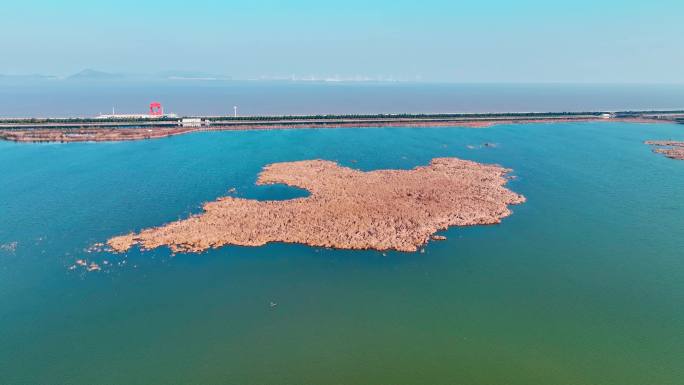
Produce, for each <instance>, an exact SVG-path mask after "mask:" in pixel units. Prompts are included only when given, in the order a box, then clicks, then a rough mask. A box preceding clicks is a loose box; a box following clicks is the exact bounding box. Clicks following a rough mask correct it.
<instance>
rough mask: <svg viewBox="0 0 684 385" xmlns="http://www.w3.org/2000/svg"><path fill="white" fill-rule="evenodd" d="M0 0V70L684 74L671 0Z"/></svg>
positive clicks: (473, 77)
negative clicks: (0, 16) (468, 0)
mask: <svg viewBox="0 0 684 385" xmlns="http://www.w3.org/2000/svg"><path fill="white" fill-rule="evenodd" d="M5 3H8V4H3V6H2V7H1V8H2V19H3V21H2V23H0V36H2V39H0V52H3V53H4V54H3V56H4V57H3V58H2V60H0V73H5V74H8V73H9V74H26V73H46V74H56V75H66V74H70V73H73V72H77V71H79V70H81V69H84V68H94V69H99V70H104V71H110V72H133V73H156V72H161V71H173V70H183V71H197V72H207V73H217V74H224V75H229V76H233V77H235V78H255V77H259V76H290V75H292V74H294V75H297V76H308V75H315V76H320V77H325V76H334V75H338V76H340V77H351V76H369V77H384V78H387V77H392V78H395V79H405V80H416V79H420V80H425V81H450V82H637V83H639V82H657V83H682V82H684V70H683V69H682V68H684V67H683V66H682V63H684V19H683V16H682V15H684V1H681V0H677V1H675V0H656V1H650V2H647V1H631V0H625V1H617V0H615V1H613V0H608V1H600V0H597V1H589V0H575V1H550V0H549V1H538V0H519V1H493V0H481V1H477V2H459V1H441V0H423V1H404V0H394V1H387V0H379V1H373V2H371V1H360V0H347V1H344V2H323V1H310V0H291V1H276V0H267V1H259V0H250V1H241V2H233V1H217V0H212V1H209V0H195V1H177V0H167V1H159V0H146V1H140V0H138V1H131V0H120V1H104V2H95V1H81V0H65V1H59V2H58V1H55V0H53V1H46V0H44V1H36V0H33V1H32V0H23V1H16V0H8V1H7V2H5Z"/></svg>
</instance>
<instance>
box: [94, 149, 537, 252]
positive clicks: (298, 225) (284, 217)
mask: <svg viewBox="0 0 684 385" xmlns="http://www.w3.org/2000/svg"><path fill="white" fill-rule="evenodd" d="M510 171H511V170H509V169H505V168H503V167H500V166H498V165H484V164H479V163H476V162H471V161H466V160H461V159H457V158H437V159H434V160H432V162H431V163H430V164H429V165H428V166H424V167H417V168H414V169H412V170H376V171H369V172H363V171H359V170H355V169H351V168H347V167H342V166H340V165H338V164H337V163H334V162H330V161H325V160H310V161H300V162H288V163H275V164H271V165H269V166H266V167H265V168H264V169H263V171H262V173H261V174H260V175H259V178H258V180H257V184H259V185H268V184H286V185H289V186H294V187H299V188H303V189H306V190H308V191H309V192H310V195H309V196H308V197H305V198H298V199H291V200H285V201H258V200H251V199H242V198H236V197H223V198H220V199H218V200H217V201H214V202H209V203H206V204H205V205H204V212H203V213H201V214H198V215H194V216H191V217H190V218H187V219H184V220H179V221H176V222H171V223H169V224H166V225H163V226H160V227H155V228H150V229H146V230H143V231H141V232H139V233H130V234H127V235H123V236H118V237H114V238H111V239H110V240H109V241H108V242H107V244H108V245H109V247H111V249H112V250H114V251H116V252H124V251H126V250H128V249H130V248H131V247H133V246H135V245H138V246H139V247H140V248H142V249H154V248H157V247H160V246H168V247H170V249H171V250H172V251H174V252H201V251H204V250H207V249H210V248H217V247H221V246H223V245H242V246H261V245H264V244H266V243H268V242H288V243H303V244H307V245H311V246H319V247H330V248H339V249H375V250H399V251H416V250H418V248H419V247H421V246H422V245H424V244H425V243H426V242H428V241H429V240H430V237H431V236H432V235H433V234H435V232H437V231H439V230H441V229H446V228H448V227H449V226H472V225H489V224H496V223H500V222H501V219H502V218H504V217H506V216H508V215H510V214H511V211H510V210H509V208H508V205H513V204H520V203H523V202H524V201H525V198H524V197H523V196H522V195H519V194H516V193H514V192H512V191H510V190H508V189H506V188H505V187H504V186H505V184H506V183H507V180H508V179H507V178H506V174H507V173H509V172H510Z"/></svg>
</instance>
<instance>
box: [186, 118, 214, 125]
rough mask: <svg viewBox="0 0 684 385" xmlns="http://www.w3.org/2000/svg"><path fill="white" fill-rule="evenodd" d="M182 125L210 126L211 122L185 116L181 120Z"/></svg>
mask: <svg viewBox="0 0 684 385" xmlns="http://www.w3.org/2000/svg"><path fill="white" fill-rule="evenodd" d="M180 124H181V126H183V127H202V126H205V125H206V126H208V125H209V122H208V121H206V120H204V121H203V120H202V119H200V118H183V119H181V121H180Z"/></svg>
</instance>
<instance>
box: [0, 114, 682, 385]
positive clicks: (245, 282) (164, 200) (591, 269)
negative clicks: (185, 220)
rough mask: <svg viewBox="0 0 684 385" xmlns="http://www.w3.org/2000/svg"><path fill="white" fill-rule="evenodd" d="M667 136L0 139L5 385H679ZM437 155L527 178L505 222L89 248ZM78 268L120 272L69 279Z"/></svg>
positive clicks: (676, 229)
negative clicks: (282, 182) (303, 178)
mask: <svg viewBox="0 0 684 385" xmlns="http://www.w3.org/2000/svg"><path fill="white" fill-rule="evenodd" d="M668 138H673V139H680V140H681V139H684V127H683V126H677V125H637V124H622V123H569V124H538V125H502V126H497V127H492V128H487V129H467V128H405V129H404V128H391V129H327V130H298V131H271V132H214V133H197V134H191V135H185V136H179V137H173V138H166V139H162V140H152V141H142V142H132V143H82V144H78V143H76V144H40V145H37V144H14V143H6V142H1V143H0V220H1V222H0V244H4V245H5V247H4V248H2V249H1V250H0V383H1V384H90V385H92V384H459V383H460V384H526V385H529V384H545V385H546V384H554V385H562V384H573V385H577V384H591V385H594V384H615V385H629V384H635V385H644V384H649V385H654V384H681V383H682V378H683V377H684V369H682V368H684V365H682V362H684V332H683V331H684V198H683V196H682V188H683V187H684V162H678V161H673V160H670V159H666V158H664V157H662V156H659V155H655V154H652V153H651V152H650V149H649V148H648V146H645V145H644V144H642V142H643V141H644V140H646V139H668ZM484 142H494V143H497V144H498V146H497V147H495V148H480V147H478V146H479V145H480V144H482V143H484ZM468 145H473V146H475V148H473V149H469V148H468ZM438 156H457V157H461V158H466V159H472V160H476V161H481V162H487V163H499V164H502V165H504V166H506V167H510V168H513V169H514V170H515V171H514V174H515V175H516V176H517V177H518V178H517V179H515V180H513V181H512V182H511V183H510V185H509V186H510V188H511V189H512V190H514V191H516V192H519V193H522V194H524V195H525V196H526V197H527V198H528V201H527V203H525V204H524V205H522V206H515V207H514V208H513V210H514V214H513V216H511V217H509V218H507V219H506V220H505V221H504V222H503V223H502V224H501V225H498V226H487V227H472V228H454V229H450V230H448V231H445V232H444V234H445V235H447V236H448V240H447V241H444V242H437V243H432V244H430V245H428V246H427V247H426V248H425V252H424V253H388V254H387V255H386V256H383V255H382V254H381V253H378V252H373V251H367V252H358V251H354V252H352V251H335V250H325V249H317V248H309V247H306V246H302V245H285V244H271V245H268V246H266V247H261V248H244V247H225V248H222V249H218V250H213V251H210V252H207V253H203V254H199V255H195V254H179V255H176V256H172V255H170V253H169V251H168V250H155V251H151V252H145V253H140V252H139V251H132V252H130V253H128V254H127V255H109V254H107V253H87V252H86V251H85V249H86V248H88V247H89V246H90V245H92V244H93V243H95V242H99V241H103V240H105V239H107V238H108V237H110V236H112V235H117V234H121V233H125V232H128V231H131V230H138V229H141V228H143V227H148V226H154V225H159V224H162V223H165V222H167V221H171V220H175V219H178V218H182V217H185V216H187V215H188V214H190V213H195V212H198V211H199V209H200V206H201V204H202V202H205V201H209V200H214V199H216V197H218V196H222V195H225V194H226V192H227V190H228V189H230V188H231V187H235V188H236V189H237V191H238V195H239V196H243V197H252V198H258V199H287V198H292V197H296V196H302V195H303V194H305V192H303V191H300V190H295V189H289V188H286V187H282V186H272V187H256V186H254V185H253V184H254V181H255V179H256V175H257V173H258V172H259V170H260V169H261V168H262V167H263V166H264V165H266V164H268V163H272V162H279V161H292V160H303V159H313V158H324V159H330V160H337V161H339V162H340V163H341V164H343V165H347V166H352V167H357V168H361V169H365V170H370V169H377V168H411V167H414V166H416V165H421V164H425V163H427V162H428V161H429V160H430V159H431V158H433V157H438ZM13 242H16V247H15V248H13V247H10V246H9V245H11V244H12V243H13ZM78 258H88V259H89V260H94V261H97V262H99V263H101V264H102V263H103V262H104V261H105V260H107V261H109V262H110V264H109V265H103V266H104V267H105V268H104V271H102V272H93V273H85V272H83V271H82V270H69V269H68V267H69V266H70V265H72V264H73V263H74V261H75V260H76V259H78ZM124 261H125V263H124ZM271 302H276V303H277V304H278V305H277V306H276V307H271V306H270V303H271Z"/></svg>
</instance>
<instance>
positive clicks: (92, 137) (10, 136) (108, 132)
mask: <svg viewBox="0 0 684 385" xmlns="http://www.w3.org/2000/svg"><path fill="white" fill-rule="evenodd" d="M587 121H606V120H605V119H599V118H595V117H558V118H539V119H470V120H463V119H437V120H434V119H428V120H390V121H387V120H382V121H373V120H360V121H355V120H353V119H347V120H343V121H327V122H326V121H314V122H307V121H300V122H296V123H295V122H284V123H278V122H276V123H268V124H266V123H263V124H260V123H254V122H236V123H232V124H221V123H219V124H215V125H211V126H207V127H144V128H32V129H21V128H11V129H0V140H8V141H14V142H32V143H37V142H61V143H69V142H112V141H131V140H145V139H159V138H165V137H169V136H175V135H181V134H187V133H191V132H198V131H249V130H283V129H305V128H345V127H346V128H365V127H473V128H483V127H490V126H494V125H498V124H526V123H560V122H587ZM610 121H622V122H632V123H654V122H656V121H655V120H653V119H643V118H629V119H610Z"/></svg>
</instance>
